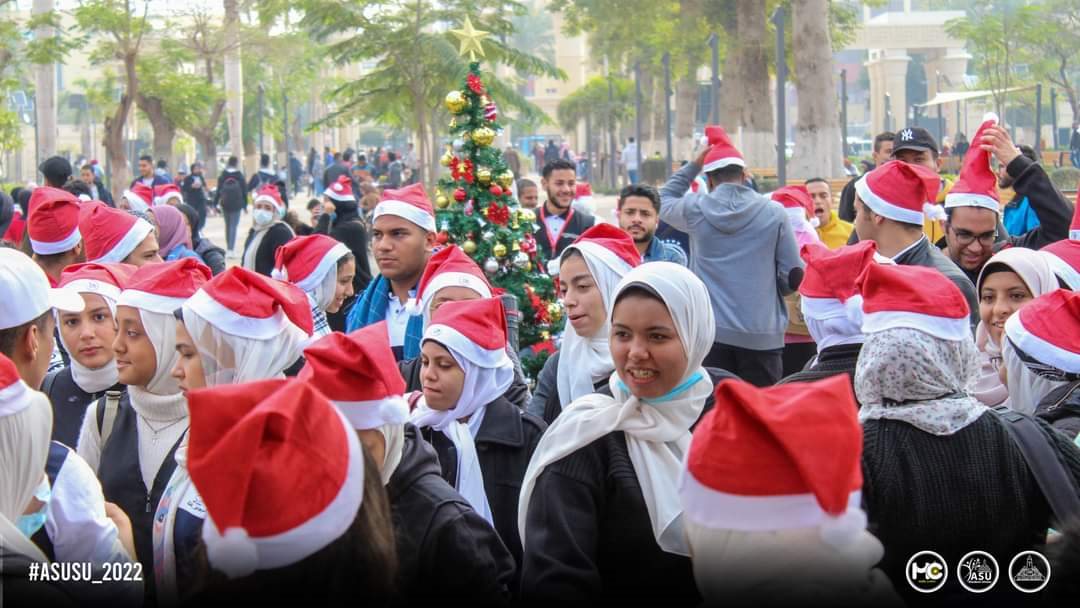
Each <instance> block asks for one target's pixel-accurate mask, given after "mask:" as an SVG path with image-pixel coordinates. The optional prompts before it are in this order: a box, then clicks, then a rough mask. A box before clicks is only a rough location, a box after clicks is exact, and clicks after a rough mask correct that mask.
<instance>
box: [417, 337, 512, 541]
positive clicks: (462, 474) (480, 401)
mask: <svg viewBox="0 0 1080 608" xmlns="http://www.w3.org/2000/svg"><path fill="white" fill-rule="evenodd" d="M424 339H425V341H426V340H429V339H430V340H434V341H435V342H438V343H439V344H440V345H442V346H443V348H445V349H446V350H447V351H449V352H450V355H451V356H453V357H454V361H457V364H458V366H460V367H461V369H462V370H463V371H464V372H465V383H464V385H463V386H462V387H461V396H460V397H458V400H457V403H456V404H455V405H454V407H452V408H450V409H448V410H442V411H440V410H433V409H431V408H430V407H428V405H427V402H426V401H425V400H424V399H420V401H419V402H418V403H417V406H416V409H415V410H413V412H412V414H411V415H410V416H409V422H412V423H413V424H415V425H416V426H417V428H424V427H431V428H433V429H435V430H436V431H441V432H442V433H443V434H444V435H446V436H447V437H448V438H449V439H450V441H451V442H453V444H454V447H455V448H456V449H457V473H458V478H457V483H456V484H454V487H455V488H456V489H457V491H458V493H460V494H461V495H462V496H463V497H464V498H465V500H467V501H469V504H470V505H472V507H473V509H474V510H475V511H476V512H477V513H479V514H480V516H481V517H483V518H484V519H486V520H487V521H488V523H494V522H493V520H492V516H491V507H490V506H489V505H488V499H487V494H486V493H485V492H484V475H483V472H482V471H481V470H480V460H479V459H478V458H477V456H476V444H475V442H474V439H475V437H476V434H477V433H478V432H479V431H480V425H481V424H483V421H484V413H485V411H486V410H487V404H489V403H491V402H492V401H495V400H496V399H498V398H499V397H501V396H502V395H503V393H505V392H506V390H507V389H509V388H510V384H511V383H512V382H513V381H514V363H513V362H512V361H511V360H510V357H507V356H503V357H502V359H501V361H500V363H499V364H498V365H497V366H496V367H481V366H480V365H477V363H476V362H474V361H472V360H470V359H469V358H468V357H467V354H466V353H462V352H458V351H457V350H455V349H454V348H453V347H452V346H449V345H447V344H443V343H442V342H439V341H438V340H437V339H435V338H431V337H429V336H428V335H427V332H425V336H424ZM465 417H469V421H468V423H463V422H460V420H461V419H462V418H465Z"/></svg>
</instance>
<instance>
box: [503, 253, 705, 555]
mask: <svg viewBox="0 0 1080 608" xmlns="http://www.w3.org/2000/svg"><path fill="white" fill-rule="evenodd" d="M634 285H643V286H645V287H647V288H649V289H651V290H653V291H654V292H656V293H657V294H658V295H659V296H660V299H661V300H663V302H664V305H665V306H666V307H667V310H668V313H669V314H671V319H672V321H674V324H675V329H676V330H677V331H678V334H679V339H680V341H681V343H682V347H683V350H684V351H685V352H686V359H687V367H686V370H685V371H684V372H683V374H682V379H681V380H680V382H679V384H678V385H677V386H676V387H675V388H674V389H673V390H672V391H671V392H669V393H668V394H667V395H664V396H663V397H660V398H657V399H649V400H646V399H639V398H638V397H636V396H634V395H633V394H631V393H630V392H629V390H627V388H626V386H625V385H624V384H623V383H622V381H621V380H620V379H619V376H618V373H615V374H612V375H611V384H610V386H611V392H612V395H613V396H612V397H608V396H606V395H600V394H590V395H586V396H585V397H582V398H580V399H577V400H575V401H574V402H573V403H571V404H570V406H569V407H567V408H565V409H564V410H563V412H562V414H560V415H559V417H558V418H556V419H555V422H554V423H552V425H551V426H550V427H548V430H547V432H546V433H544V435H543V437H541V439H540V443H539V444H538V445H537V446H536V451H535V452H534V453H533V457H532V461H530V462H529V468H528V469H527V470H526V471H525V479H524V481H523V482H522V485H521V499H520V501H519V503H518V529H519V530H520V532H521V538H522V542H523V544H526V546H527V542H528V541H527V540H526V539H527V538H528V537H527V536H525V533H526V530H525V520H526V514H527V513H528V511H529V499H530V498H531V496H532V492H533V487H534V486H535V485H536V480H537V478H538V477H540V474H541V473H543V471H544V469H545V468H546V467H547V466H548V465H550V464H552V463H554V462H557V461H559V460H561V459H563V458H565V457H566V456H569V455H570V454H572V453H574V452H575V451H577V450H578V449H581V448H583V447H585V446H587V445H589V444H590V443H592V442H593V441H596V440H597V439H599V438H601V437H603V436H605V435H607V434H609V433H612V432H614V431H623V432H624V433H625V434H626V447H627V450H628V451H629V453H630V461H631V462H632V463H633V465H634V472H635V473H636V474H637V478H638V482H639V483H640V484H641V493H642V495H643V497H644V498H645V506H646V507H647V508H648V511H649V520H650V522H651V523H652V529H653V535H654V536H655V537H656V542H657V543H658V544H659V545H660V548H661V549H663V550H664V551H667V552H668V553H675V554H677V555H688V554H689V550H688V547H687V545H686V538H685V537H684V535H683V526H682V506H681V504H680V502H679V492H678V480H679V476H680V475H681V473H682V461H683V458H684V456H685V455H686V452H687V450H688V449H689V448H690V427H691V426H692V425H693V424H694V423H695V422H696V421H697V419H698V417H699V416H700V415H701V411H702V410H703V409H704V407H705V400H706V399H708V398H709V396H710V395H711V394H712V390H713V385H712V380H711V379H710V377H709V374H708V372H707V371H705V369H704V368H703V367H701V363H702V361H704V360H705V355H707V354H708V353H709V349H710V348H712V344H713V337H714V332H715V326H716V325H715V322H714V319H713V312H712V305H711V304H710V301H709V292H708V289H706V287H705V284H704V283H702V282H701V279H699V278H697V277H696V276H695V275H694V274H693V273H692V272H690V271H689V270H688V269H686V268H684V267H682V266H680V265H678V264H673V263H671V262H650V263H648V264H642V265H641V266H638V267H637V268H635V269H633V270H631V271H630V272H629V273H627V275H626V276H625V277H623V279H622V280H621V281H620V282H619V284H618V286H617V287H616V288H615V290H614V291H613V292H612V297H611V300H610V303H609V304H608V311H607V312H608V318H609V319H610V318H611V313H612V311H613V309H614V302H615V300H617V299H618V294H619V293H621V292H622V291H624V290H626V289H627V288H629V287H631V286H634Z"/></svg>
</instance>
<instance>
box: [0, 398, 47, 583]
mask: <svg viewBox="0 0 1080 608" xmlns="http://www.w3.org/2000/svg"><path fill="white" fill-rule="evenodd" d="M25 398H26V399H29V400H30V404H29V406H27V407H26V408H25V409H22V410H20V411H18V412H16V413H14V414H10V415H7V416H0V471H3V474H2V475H0V543H2V544H3V547H4V550H5V551H6V552H12V553H17V554H20V555H23V556H25V557H27V558H29V559H31V560H33V561H36V562H46V561H48V559H47V558H46V557H45V554H44V553H42V552H41V550H40V549H38V547H37V545H35V544H34V543H33V542H32V541H31V540H30V539H29V538H27V537H26V536H25V535H23V533H22V532H20V531H19V528H18V527H16V522H18V521H19V517H20V516H22V514H23V511H25V510H26V506H27V505H28V504H30V499H31V498H32V497H33V496H34V490H35V489H37V487H38V485H39V484H41V480H42V478H43V477H44V476H45V461H46V460H47V459H48V457H49V436H50V434H51V433H52V422H53V413H52V406H50V405H49V398H48V397H46V396H45V395H43V394H41V393H39V392H37V391H35V390H30V389H27V390H26V397H25ZM3 569H4V563H3V560H0V572H2V571H3Z"/></svg>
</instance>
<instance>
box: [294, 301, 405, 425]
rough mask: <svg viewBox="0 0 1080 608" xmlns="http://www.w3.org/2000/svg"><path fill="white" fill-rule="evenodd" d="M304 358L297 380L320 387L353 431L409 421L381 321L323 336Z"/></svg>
mask: <svg viewBox="0 0 1080 608" xmlns="http://www.w3.org/2000/svg"><path fill="white" fill-rule="evenodd" d="M304 358H305V359H306V360H307V364H306V365H305V366H304V369H302V370H300V375H299V376H297V378H298V379H300V380H304V381H306V382H310V383H311V384H312V385H313V386H317V387H319V392H321V393H322V394H323V395H325V396H326V397H327V398H328V399H330V401H331V402H332V403H333V404H334V405H335V406H337V408H338V410H339V411H341V413H342V414H344V415H345V418H346V419H347V420H348V421H349V424H351V425H352V427H353V428H354V429H358V430H367V429H377V428H379V427H381V426H383V425H386V424H401V423H403V422H405V420H406V419H407V418H408V417H409V406H408V404H407V403H406V402H405V398H404V397H403V396H402V395H404V393H405V389H406V386H405V381H404V380H403V379H402V378H401V372H399V371H398V365H397V360H396V359H394V351H393V350H392V349H391V348H390V334H389V332H388V331H387V328H386V321H380V322H378V323H375V324H372V325H368V326H367V327H365V328H363V329H360V330H357V331H354V332H352V333H351V334H348V335H346V334H343V333H341V332H337V331H336V332H334V333H332V334H330V335H328V336H323V337H322V338H319V339H318V340H316V341H315V343H313V344H312V345H311V346H308V347H307V348H305V349H304Z"/></svg>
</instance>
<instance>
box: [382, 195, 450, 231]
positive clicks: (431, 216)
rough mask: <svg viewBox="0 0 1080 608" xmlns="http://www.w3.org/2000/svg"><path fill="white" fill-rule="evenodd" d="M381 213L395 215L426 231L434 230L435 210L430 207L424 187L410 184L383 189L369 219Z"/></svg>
mask: <svg viewBox="0 0 1080 608" xmlns="http://www.w3.org/2000/svg"><path fill="white" fill-rule="evenodd" d="M383 215H396V216H398V217H400V218H404V219H407V220H409V221H410V222H412V223H414V224H416V225H417V226H420V227H421V228H423V229H424V230H427V231H428V232H435V210H434V209H433V208H432V207H431V201H430V200H428V196H427V193H426V192H424V187H423V186H422V185H420V184H412V185H409V186H405V187H404V188H400V189H398V190H389V189H388V190H383V192H382V199H381V200H380V201H379V204H378V205H375V211H374V212H373V213H372V216H371V221H372V222H374V221H375V220H377V219H379V217H380V216H383Z"/></svg>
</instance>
